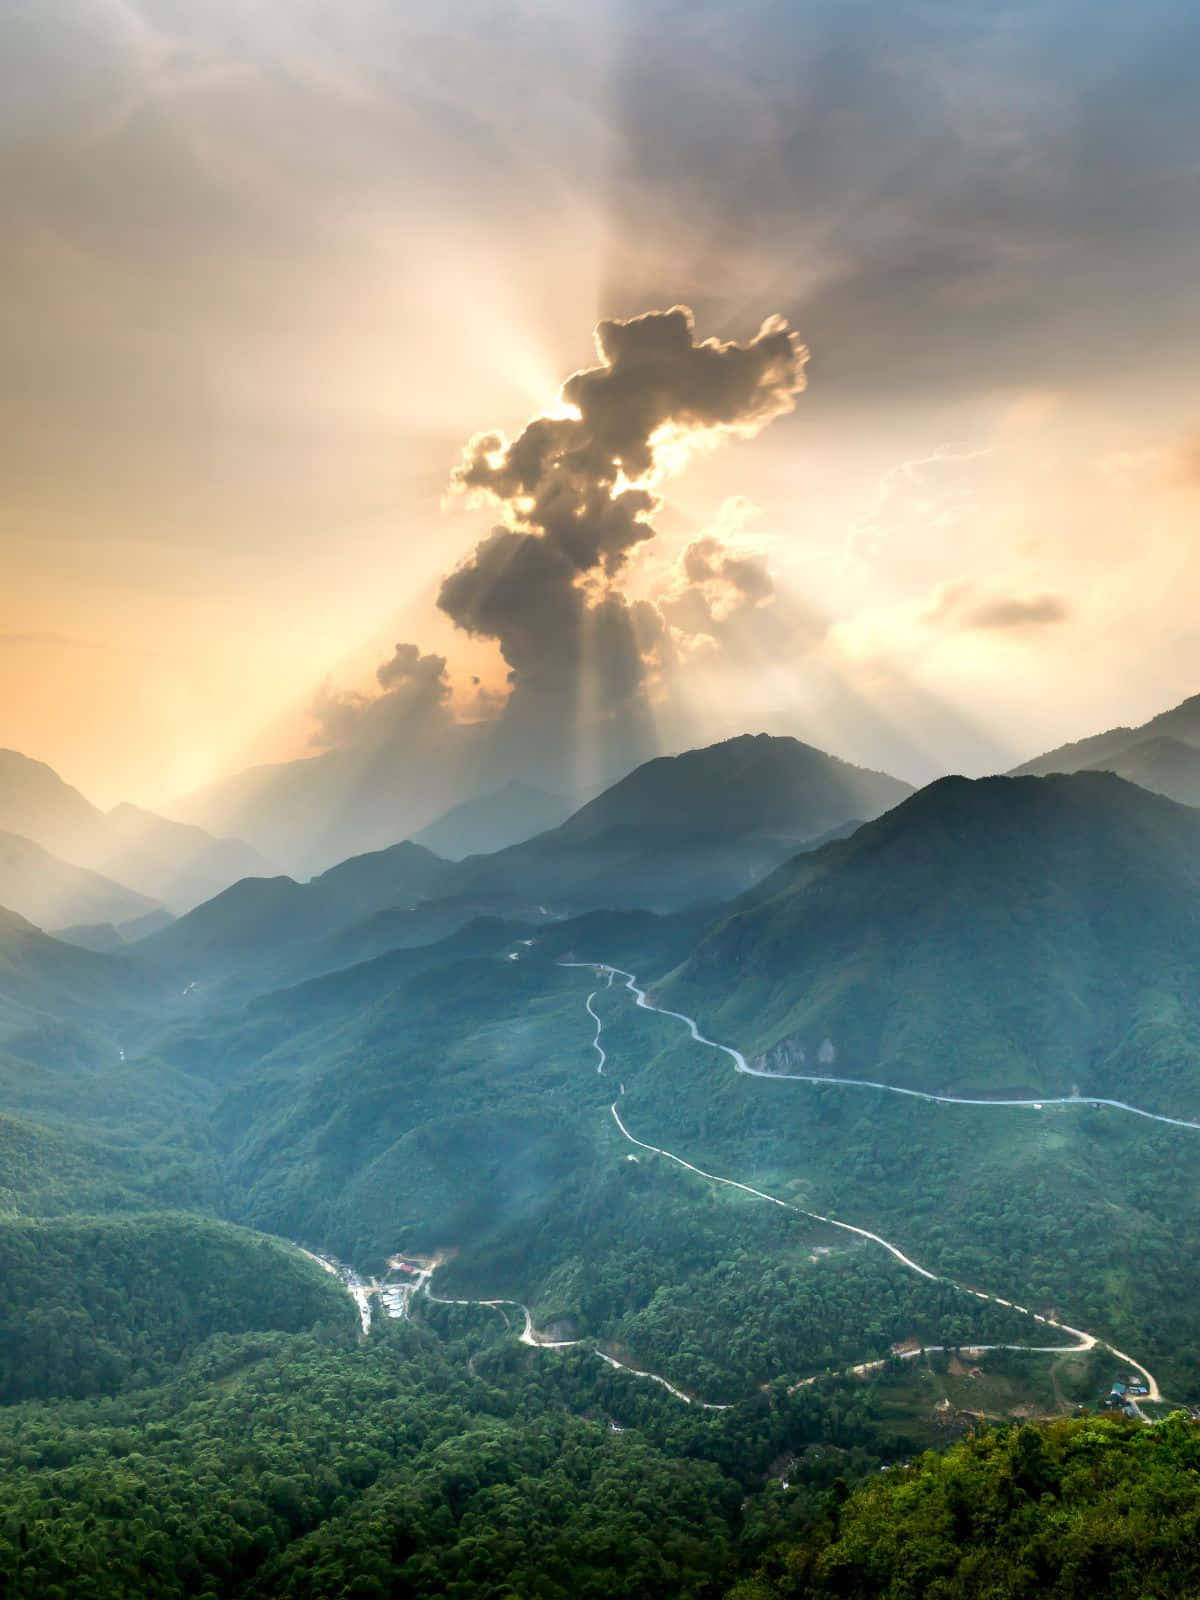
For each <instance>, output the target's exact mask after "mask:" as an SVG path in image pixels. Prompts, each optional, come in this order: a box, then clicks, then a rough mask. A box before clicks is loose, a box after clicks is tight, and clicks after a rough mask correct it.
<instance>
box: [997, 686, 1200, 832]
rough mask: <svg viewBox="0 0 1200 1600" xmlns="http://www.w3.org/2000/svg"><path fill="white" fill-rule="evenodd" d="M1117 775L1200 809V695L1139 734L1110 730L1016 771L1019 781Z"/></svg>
mask: <svg viewBox="0 0 1200 1600" xmlns="http://www.w3.org/2000/svg"><path fill="white" fill-rule="evenodd" d="M1083 771H1104V772H1115V773H1116V774H1117V775H1118V776H1119V777H1122V778H1128V779H1129V781H1130V783H1137V784H1140V785H1141V787H1142V788H1143V789H1153V790H1154V791H1155V792H1156V793H1158V794H1165V795H1166V796H1168V798H1169V799H1171V800H1178V801H1180V802H1181V803H1182V804H1183V805H1188V806H1200V695H1192V696H1190V698H1188V699H1187V700H1184V701H1182V702H1181V703H1180V704H1179V705H1177V706H1173V707H1172V708H1171V710H1169V711H1163V712H1160V713H1159V715H1158V716H1156V717H1151V719H1150V721H1149V722H1145V723H1143V724H1142V726H1141V727H1139V728H1110V729H1109V730H1108V731H1107V732H1106V733H1097V734H1093V735H1092V736H1091V737H1090V738H1087V739H1080V740H1078V741H1076V742H1075V743H1074V744H1064V745H1060V746H1059V747H1058V749H1056V750H1049V751H1047V752H1046V754H1045V755H1041V756H1035V757H1034V759H1033V760H1032V761H1026V762H1024V763H1022V765H1021V766H1019V767H1014V768H1013V776H1016V777H1020V776H1022V775H1025V774H1032V775H1036V776H1039V777H1041V776H1044V775H1045V774H1046V773H1050V772H1083Z"/></svg>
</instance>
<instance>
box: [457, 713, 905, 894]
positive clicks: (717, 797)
mask: <svg viewBox="0 0 1200 1600" xmlns="http://www.w3.org/2000/svg"><path fill="white" fill-rule="evenodd" d="M911 793H912V787H911V785H910V784H907V783H903V782H901V781H900V779H898V778H892V777H889V776H888V775H887V774H886V773H881V772H872V771H870V770H869V769H867V768H863V767H855V766H852V765H850V763H849V762H846V761H840V760H839V759H838V758H837V757H836V756H830V755H826V754H825V752H824V751H821V750H817V749H814V748H813V747H812V746H811V745H806V744H802V743H801V742H800V741H799V740H798V739H791V738H787V737H779V736H775V735H771V734H765V733H760V734H742V735H740V736H739V737H737V738H734V739H726V740H724V741H723V742H722V743H720V744H715V745H709V746H707V747H705V748H703V749H700V750H688V751H685V752H684V753H683V754H681V755H676V756H658V757H656V758H655V759H654V760H652V761H647V762H645V763H644V764H643V765H642V766H640V767H637V768H635V770H634V771H633V772H631V773H630V774H629V775H628V776H627V777H625V778H622V779H621V780H620V781H619V782H618V783H615V784H613V785H612V787H611V788H609V789H606V790H605V791H604V792H603V793H602V794H599V795H597V796H596V798H595V799H594V800H590V801H589V802H588V803H587V804H586V805H584V806H581V807H580V809H579V810H578V811H576V812H575V813H574V814H573V815H572V816H571V817H569V818H568V819H567V821H566V822H564V823H562V824H561V826H559V827H557V828H552V829H550V830H549V831H548V832H546V833H542V834H538V835H537V836H536V837H535V838H533V839H530V840H527V841H526V842H525V843H523V844H518V845H513V846H512V847H511V848H510V849H508V850H501V851H498V852H497V853H496V854H495V855H492V856H486V857H475V858H469V859H468V860H466V861H464V862H463V863H462V866H461V875H460V877H459V879H458V892H459V893H460V894H467V895H471V896H474V897H476V898H479V899H481V900H483V901H486V902H488V903H489V904H490V905H492V906H494V907H499V905H500V904H501V903H502V900H503V897H504V896H505V895H507V896H508V897H509V898H510V900H512V901H513V903H515V904H521V903H523V904H525V905H528V906H536V905H544V906H546V907H549V908H551V909H553V910H554V911H555V912H558V913H564V912H565V913H567V914H576V913H578V912H581V911H588V910H598V909H601V908H607V909H615V910H625V909H633V908H637V907H641V908H644V909H647V910H654V911H673V910H680V909H682V908H684V907H685V906H689V905H695V904H698V903H700V902H703V901H709V900H712V901H715V900H727V899H729V898H731V897H732V896H733V895H736V894H738V893H740V892H742V891H743V890H744V889H746V888H748V887H749V886H750V885H751V884H753V883H755V882H757V880H758V879H760V878H761V877H762V876H763V875H764V874H765V873H767V872H770V871H771V870H772V869H773V868H775V867H776V866H778V865H779V863H780V862H781V861H785V860H786V859H787V858H788V857H789V856H790V855H792V854H794V853H795V852H796V851H797V850H799V849H803V847H804V846H805V844H807V843H808V842H810V841H814V840H817V839H820V838H821V837H822V836H823V835H825V834H827V833H829V832H831V831H834V830H840V829H841V828H843V827H844V826H845V825H846V824H847V823H849V822H851V821H858V820H862V819H864V818H868V817H876V816H878V815H879V814H880V813H881V812H883V811H886V810H888V809H889V808H890V807H891V806H894V805H897V804H898V803H899V802H900V801H902V800H903V799H905V798H906V796H908V795H910V794H911Z"/></svg>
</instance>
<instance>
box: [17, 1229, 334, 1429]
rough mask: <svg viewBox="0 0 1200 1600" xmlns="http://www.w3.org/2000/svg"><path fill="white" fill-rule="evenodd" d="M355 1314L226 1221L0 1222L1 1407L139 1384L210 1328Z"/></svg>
mask: <svg viewBox="0 0 1200 1600" xmlns="http://www.w3.org/2000/svg"><path fill="white" fill-rule="evenodd" d="M354 1321H355V1313H354V1308H353V1305H352V1303H351V1301H350V1299H349V1296H348V1295H347V1294H346V1293H345V1291H344V1290H343V1289H342V1288H341V1286H340V1285H339V1284H338V1283H337V1282H336V1281H335V1280H334V1279H333V1278H332V1277H331V1276H330V1275H329V1274H328V1273H327V1272H325V1271H324V1270H323V1269H322V1268H321V1267H320V1266H318V1265H317V1263H315V1262H313V1261H310V1260H308V1259H307V1258H306V1257H304V1256H302V1255H301V1254H300V1252H299V1251H297V1250H295V1249H292V1248H290V1247H289V1246H286V1245H283V1244H281V1243H279V1242H278V1241H277V1240H274V1239H267V1238H264V1237H263V1236H261V1235H256V1234H253V1233H250V1232H248V1231H247V1230H246V1229H244V1228H234V1227H230V1226H229V1224H228V1223H223V1222H214V1221H206V1220H201V1219H199V1218H196V1217H187V1216H183V1215H162V1214H158V1215H146V1216H138V1217H126V1218H90V1217H89V1218H80V1217H64V1218H55V1219H53V1220H36V1221H35V1220H31V1219H26V1218H21V1219H12V1220H7V1221H0V1405H11V1404H13V1403H14V1402H15V1401H19V1400H27V1399H58V1398H71V1399H78V1398H81V1397H82V1396H84V1395H88V1394H112V1393H114V1392H115V1391H117V1390H118V1389H122V1388H126V1387H128V1386H130V1385H133V1384H144V1383H147V1382H149V1381H150V1380H151V1379H154V1378H159V1377H162V1376H163V1375H164V1373H165V1372H166V1371H167V1370H168V1368H170V1367H171V1366H173V1365H174V1364H175V1363H177V1362H178V1361H180V1360H181V1359H182V1358H183V1357H184V1356H185V1355H186V1354H187V1352H188V1351H189V1350H191V1349H193V1348H195V1346H197V1345H199V1344H200V1343H202V1342H203V1341H204V1340H205V1339H207V1338H209V1337H210V1336H211V1335H212V1334H214V1333H249V1332H252V1331H256V1330H265V1329H269V1328H279V1329H283V1330H285V1331H299V1330H301V1329H305V1328H309V1327H311V1326H312V1325H313V1324H314V1323H317V1322H322V1323H328V1324H330V1325H331V1326H332V1327H336V1328H339V1329H341V1330H343V1332H344V1333H345V1334H346V1336H349V1334H350V1330H351V1329H352V1328H353V1326H354Z"/></svg>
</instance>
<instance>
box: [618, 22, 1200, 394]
mask: <svg viewBox="0 0 1200 1600" xmlns="http://www.w3.org/2000/svg"><path fill="white" fill-rule="evenodd" d="M1152 13H1153V14H1152V17H1151V16H1149V15H1147V14H1143V13H1139V12H1137V11H1134V10H1131V9H1129V8H1123V7H1118V6H1111V7H1100V8H1097V7H1095V6H1086V5H1084V4H1082V3H1081V0H1077V3H1065V4H1057V5H1054V6H999V5H994V4H991V3H987V4H984V3H982V0H976V3H970V0H968V3H967V4H965V5H953V6H952V5H943V4H936V3H935V4H932V5H931V4H925V3H922V4H914V3H911V0H907V3H906V0H899V3H897V4H894V5H893V4H883V3H867V4H862V3H855V4H853V5H849V6H847V5H843V4H841V3H837V4H832V3H822V0H817V3H814V4H813V5H806V6H804V7H797V6H790V5H787V4H784V3H782V0H772V3H768V0H750V3H748V4H747V5H745V6H740V7H738V8H736V10H732V9H730V8H729V7H727V6H724V5H721V4H718V3H716V0H709V3H705V0H698V3H697V4H696V5H695V6H691V7H689V8H688V9H687V12H686V16H685V15H684V13H683V12H682V11H680V12H673V13H672V14H673V15H674V16H675V17H676V20H677V21H678V24H679V27H678V30H676V29H674V28H670V27H665V26H664V15H663V10H662V8H659V7H651V8H649V9H647V8H645V7H641V6H639V7H637V8H634V7H629V8H628V11H627V13H626V15H627V18H628V24H629V32H628V34H627V37H626V49H625V53H624V57H623V60H622V67H623V70H622V71H621V72H620V73H619V74H617V75H616V81H617V82H618V83H619V85H620V86H621V91H622V94H623V100H622V113H621V121H622V132H623V136H624V137H623V143H622V145H621V146H620V148H621V150H622V153H623V157H624V160H623V164H622V166H621V168H620V171H619V174H618V177H617V179H616V180H615V182H616V187H617V192H618V195H619V203H620V206H621V209H622V211H623V213H624V214H625V215H626V216H627V217H628V218H629V219H630V223H631V226H633V227H635V228H636V229H637V230H638V231H639V232H640V234H641V236H642V238H643V239H644V240H647V241H655V240H658V241H660V243H659V248H658V249H657V250H655V249H654V248H653V247H650V248H645V249H643V250H642V252H640V253H623V254H619V253H617V252H614V258H613V264H612V272H611V276H610V279H609V282H608V284H607V286H606V287H607V289H608V291H609V293H610V295H611V296H612V298H613V300H614V302H615V303H617V304H620V303H622V296H623V295H625V294H628V295H641V294H645V293H647V292H652V291H653V289H654V288H655V287H656V278H655V276H654V274H656V273H657V271H658V270H659V264H660V263H661V262H662V261H663V260H664V259H671V253H672V252H671V241H672V239H674V240H677V241H682V242H683V243H682V245H677V246H676V251H675V254H676V255H679V254H683V256H684V261H685V263H686V268H685V270H686V271H687V272H688V274H689V276H688V278H687V280H686V281H687V283H688V285H689V293H690V295H691V296H692V298H693V301H694V303H695V304H696V305H697V307H698V309H701V310H704V311H706V312H708V313H710V314H728V313H729V311H730V309H731V308H733V307H737V308H738V309H739V310H741V309H743V308H747V309H752V308H753V307H755V306H756V305H759V304H763V303H766V304H774V305H778V304H780V303H782V304H783V305H785V306H788V307H789V308H790V310H791V312H792V313H793V314H794V317H795V319H796V320H797V321H800V322H801V323H802V324H803V326H805V327H806V328H811V329H813V330H814V335H813V337H814V345H815V360H816V363H817V365H816V372H817V375H818V376H819V379H820V382H821V385H822V394H823V399H825V400H826V401H827V402H828V403H830V404H832V403H833V402H834V401H836V400H837V399H838V398H840V397H843V396H845V397H851V396H853V397H855V398H862V397H869V398H870V399H871V401H872V402H877V401H878V399H879V397H880V396H881V394H883V393H892V394H894V393H895V392H897V391H908V392H912V391H923V390H929V389H937V390H938V391H939V392H945V390H946V389H948V388H952V387H953V388H958V387H962V386H979V385H981V384H991V383H1011V382H1027V381H1034V382H1044V381H1055V380H1058V379H1060V378H1063V379H1078V378H1079V377H1080V376H1082V375H1084V374H1096V373H1101V372H1105V371H1113V370H1120V368H1121V367H1122V366H1123V365H1126V364H1128V363H1130V362H1158V361H1159V360H1160V359H1161V357H1162V355H1163V353H1164V351H1165V350H1167V349H1169V348H1170V347H1169V344H1168V345H1164V343H1163V340H1164V335H1165V336H1166V337H1167V338H1168V339H1169V338H1170V335H1169V333H1168V332H1167V330H1169V329H1171V328H1172V327H1174V328H1175V329H1177V330H1179V329H1181V328H1183V327H1185V326H1187V325H1188V323H1189V322H1190V320H1191V319H1192V318H1193V317H1194V315H1195V313H1196V310H1197V301H1198V298H1200V297H1198V295H1197V290H1196V275H1195V260H1196V251H1197V244H1198V243H1200V207H1198V206H1197V204H1196V185H1197V172H1198V171H1200V119H1197V117H1196V115H1195V107H1196V105H1197V104H1198V103H1200V11H1197V10H1196V8H1195V7H1193V6H1189V5H1186V4H1183V3H1182V0H1179V3H1171V4H1161V3H1160V4H1156V5H1154V6H1153V7H1152ZM668 57H669V59H668ZM681 61H686V67H684V66H682V65H681V64H680V63H681ZM676 281H679V280H676ZM727 286H728V287H727Z"/></svg>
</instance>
